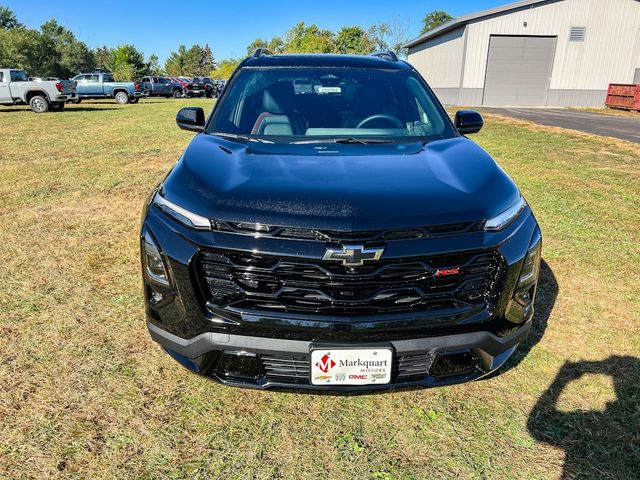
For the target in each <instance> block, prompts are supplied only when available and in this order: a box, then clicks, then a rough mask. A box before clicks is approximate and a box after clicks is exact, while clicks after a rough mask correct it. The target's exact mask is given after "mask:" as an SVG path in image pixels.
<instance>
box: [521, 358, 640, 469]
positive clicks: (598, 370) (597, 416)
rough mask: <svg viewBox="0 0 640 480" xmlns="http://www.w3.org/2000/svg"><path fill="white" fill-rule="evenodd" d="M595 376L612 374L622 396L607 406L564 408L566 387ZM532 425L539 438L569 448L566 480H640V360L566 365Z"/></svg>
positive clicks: (534, 413)
mask: <svg viewBox="0 0 640 480" xmlns="http://www.w3.org/2000/svg"><path fill="white" fill-rule="evenodd" d="M590 374H596V375H598V374H600V375H607V376H610V377H611V378H612V380H613V385H614V389H615V394H616V400H615V401H612V402H608V403H607V405H606V407H605V408H604V409H603V410H582V409H578V410H575V411H561V410H560V409H559V408H558V400H559V398H560V394H561V393H562V391H563V390H565V389H566V388H567V387H568V385H569V384H570V383H571V382H574V381H576V380H579V379H580V378H581V377H582V376H584V375H590ZM580 398H581V399H582V400H583V401H584V398H585V397H580ZM527 427H528V429H529V432H530V433H531V435H532V436H533V437H534V438H535V439H536V440H539V441H540V442H544V443H547V444H549V445H552V446H554V447H558V448H561V449H563V450H564V451H565V462H564V468H563V473H562V477H561V478H563V479H574V478H594V479H596V478H597V479H603V478H607V479H608V478H611V479H613V478H616V479H631V478H640V359H638V358H634V357H628V356H626V357H622V356H612V357H609V358H608V359H606V360H603V361H596V362H591V361H581V362H575V363H572V362H567V363H565V364H564V365H563V366H562V368H561V369H560V372H559V373H558V375H557V376H556V378H555V380H554V381H553V383H552V384H551V386H550V387H549V388H548V389H547V391H545V392H544V394H542V396H541V397H540V399H539V400H538V402H537V403H536V405H535V407H534V408H533V410H532V411H531V414H530V416H529V421H528V423H527Z"/></svg>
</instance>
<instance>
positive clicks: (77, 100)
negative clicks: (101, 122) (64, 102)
mask: <svg viewBox="0 0 640 480" xmlns="http://www.w3.org/2000/svg"><path fill="white" fill-rule="evenodd" d="M72 103H75V104H78V103H82V99H81V98H78V99H76V100H73V102H72Z"/></svg>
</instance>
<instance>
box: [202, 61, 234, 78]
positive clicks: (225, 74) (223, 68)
mask: <svg viewBox="0 0 640 480" xmlns="http://www.w3.org/2000/svg"><path fill="white" fill-rule="evenodd" d="M241 61H242V60H240V59H235V58H226V59H224V60H222V61H221V62H219V63H218V65H217V67H216V68H215V70H213V71H212V72H211V73H210V74H209V76H210V77H211V78H215V79H217V80H227V79H229V77H230V76H231V74H232V73H233V72H234V70H235V69H236V68H237V67H238V65H239V64H240V62H241Z"/></svg>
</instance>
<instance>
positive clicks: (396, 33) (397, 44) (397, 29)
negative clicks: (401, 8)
mask: <svg viewBox="0 0 640 480" xmlns="http://www.w3.org/2000/svg"><path fill="white" fill-rule="evenodd" d="M408 32H409V22H408V21H407V20H405V19H393V20H391V21H389V22H385V23H378V24H376V25H372V26H371V27H369V31H368V33H369V36H370V37H371V39H372V40H373V43H374V47H375V49H376V50H391V51H392V52H395V53H396V54H397V55H399V56H401V57H406V55H407V52H406V49H404V48H402V46H403V45H404V44H405V43H407V42H408V41H409V36H408Z"/></svg>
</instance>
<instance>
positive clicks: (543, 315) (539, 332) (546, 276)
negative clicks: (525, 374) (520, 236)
mask: <svg viewBox="0 0 640 480" xmlns="http://www.w3.org/2000/svg"><path fill="white" fill-rule="evenodd" d="M558 291H559V287H558V281H557V280H556V277H555V275H554V274H553V270H551V267H550V266H549V264H548V263H547V262H545V261H544V259H543V260H542V262H541V263H540V280H539V282H538V291H537V293H536V303H535V313H534V314H533V322H532V324H531V331H530V332H529V335H528V336H527V338H526V339H525V340H524V341H523V342H522V343H520V345H518V348H517V349H516V351H515V352H514V354H513V355H512V356H511V358H510V359H509V360H507V362H506V363H505V364H504V366H503V367H502V368H501V369H499V370H498V371H497V372H496V374H497V375H501V374H503V373H505V372H508V371H509V370H512V369H514V368H516V367H517V366H518V365H520V363H521V362H522V361H523V360H524V359H525V358H526V356H527V355H529V352H531V350H532V349H533V347H535V346H536V345H537V344H538V342H540V340H542V337H543V336H544V333H545V331H546V330H547V324H548V322H549V317H550V316H551V312H552V311H553V307H554V305H555V304H556V299H557V298H558ZM490 377H493V375H490ZM487 378H489V377H487Z"/></svg>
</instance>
